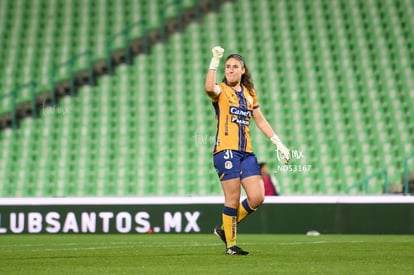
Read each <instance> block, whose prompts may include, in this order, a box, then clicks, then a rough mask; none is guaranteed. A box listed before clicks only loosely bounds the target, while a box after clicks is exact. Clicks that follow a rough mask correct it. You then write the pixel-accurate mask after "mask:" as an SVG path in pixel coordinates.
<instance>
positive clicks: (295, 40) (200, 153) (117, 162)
mask: <svg viewBox="0 0 414 275" xmlns="http://www.w3.org/2000/svg"><path fill="white" fill-rule="evenodd" d="M28 2H30V3H32V4H28ZM127 2H128V3H129V4H127ZM143 2H146V1H143ZM186 2H187V4H186V5H188V6H191V4H192V2H191V1H186ZM65 3H66V4H61V3H60V2H58V1H55V2H53V1H52V2H49V1H47V2H46V1H38V2H36V1H33V2H31V1H20V2H19V1H16V2H14V1H2V4H1V5H3V6H4V5H5V6H6V8H5V9H1V8H0V11H2V12H3V13H6V12H7V14H8V16H7V17H6V18H7V19H5V20H6V24H2V25H8V24H9V25H10V26H14V24H15V22H19V24H22V26H24V24H30V25H33V26H36V24H34V23H33V22H32V21H37V20H39V23H38V25H37V26H38V27H33V28H26V29H25V30H20V29H21V28H18V27H15V28H14V27H10V28H9V31H8V32H6V33H7V34H4V35H2V40H1V41H0V44H1V45H5V50H4V51H3V59H5V60H7V62H6V63H7V65H4V64H3V65H0V66H4V67H3V68H1V72H2V73H1V75H2V77H3V79H6V80H5V81H0V82H2V83H3V86H1V87H2V90H5V89H6V90H7V89H10V88H11V87H13V85H15V84H16V83H20V82H24V81H26V80H28V79H31V78H35V79H37V80H39V81H40V83H42V84H44V85H47V73H45V74H43V73H44V72H47V70H48V69H49V68H50V66H51V64H53V63H54V62H57V61H63V60H66V59H68V58H69V57H70V56H71V55H73V54H76V53H78V52H81V51H82V50H84V49H86V48H88V47H89V48H92V49H93V50H94V55H95V56H97V57H99V56H102V55H103V54H104V48H103V47H102V43H101V42H102V41H103V40H104V39H105V38H106V37H107V36H108V35H110V34H112V33H114V32H116V31H118V30H119V29H121V28H122V27H123V26H124V25H125V24H128V23H130V22H131V21H133V20H135V19H137V18H140V16H142V17H144V16H150V18H151V19H150V20H149V21H150V22H152V23H151V24H153V27H154V28H155V27H157V20H158V19H157V17H156V15H157V12H156V10H157V9H159V5H161V4H164V3H165V2H163V3H161V2H160V1H155V2H154V1H148V3H151V4H148V5H149V6H145V5H138V4H136V2H135V1H125V2H119V4H118V2H117V1H108V3H107V2H106V1H103V2H99V4H96V5H95V4H93V3H94V2H93V1H79V2H78V1H68V2H65ZM73 3H78V4H79V3H84V4H82V5H84V8H85V9H83V8H80V7H77V6H76V5H73ZM124 4H125V5H124ZM128 5H129V6H128ZM157 5H158V6H157ZM22 6H23V8H22V9H17V7H22ZM127 7H129V8H127ZM13 9H14V10H15V11H14V12H13V11H11V10H13ZM27 10H30V11H27ZM33 10H35V11H33ZM247 11H248V12H247ZM172 13H173V14H172V15H171V16H173V15H174V11H173V12H172ZM45 14H54V15H55V16H56V17H51V18H52V19H47V18H44V17H45V16H43V15H45ZM85 14H87V15H89V16H86V15H85ZM92 14H93V15H92ZM23 15H26V16H25V19H21V18H22V16H23ZM36 15H38V16H36ZM154 16H155V17H154ZM46 17H47V16H46ZM0 18H1V16H0ZM53 18H55V19H53ZM93 18H94V19H93ZM412 18H414V4H413V3H412V1H397V0H393V1H392V0H389V1H375V0H368V1H357V0H351V1H339V0H338V1H332V0H319V1H318V0H316V1H306V0H298V1H289V0H278V1H273V0H261V1H257V2H254V3H253V1H248V0H238V1H236V3H225V4H223V5H222V6H220V9H219V11H218V13H210V14H207V15H205V17H204V19H203V21H202V22H200V23H191V24H190V25H189V26H187V27H186V29H185V31H184V32H182V33H176V34H174V35H173V36H172V37H171V38H170V39H169V41H167V42H166V43H158V44H156V45H155V46H154V47H153V48H152V49H151V53H150V54H149V55H139V56H137V57H136V58H135V59H134V64H133V65H131V66H125V65H124V66H121V67H118V68H117V69H116V71H115V74H114V75H113V76H105V77H102V78H100V79H99V80H98V85H97V86H96V87H85V88H82V89H81V90H80V91H79V93H78V95H77V96H76V97H66V98H64V100H62V101H61V104H60V105H59V106H57V107H53V108H52V107H45V108H43V109H42V110H41V118H39V119H26V120H24V121H23V122H22V123H21V126H20V129H19V130H16V131H13V130H6V131H3V132H0V144H1V146H0V156H1V158H0V196H2V197H21V196H29V197H33V196H129V195H134V196H135V195H215V194H221V188H220V184H219V182H218V179H217V176H216V175H215V170H214V168H213V165H212V156H211V151H212V148H213V144H214V135H215V125H214V111H213V108H212V106H211V103H210V101H209V99H208V98H207V96H206V95H205V94H204V90H203V89H204V88H203V87H204V85H203V84H204V76H205V73H206V69H207V66H208V63H209V60H210V48H211V46H214V45H217V44H220V45H222V46H223V47H224V48H225V49H226V54H229V53H231V52H238V53H240V54H242V55H243V56H244V58H245V59H246V63H247V65H248V66H249V69H250V71H251V72H252V75H253V79H254V82H255V86H256V90H257V92H258V95H259V102H260V105H261V108H262V111H263V113H264V114H265V115H266V117H267V118H268V120H269V122H270V123H271V124H272V125H273V126H274V128H275V130H276V131H277V133H278V134H279V135H280V136H281V138H282V140H283V141H284V142H285V143H286V145H287V146H289V147H290V149H292V150H293V152H294V154H293V156H294V159H293V160H292V162H291V166H290V167H284V166H282V165H281V164H280V163H279V162H278V160H277V155H276V152H275V151H274V148H273V145H272V144H271V143H270V142H269V141H268V140H267V138H265V137H264V136H263V134H262V133H261V132H260V131H259V130H258V129H256V127H255V126H254V124H253V125H252V137H253V146H254V149H255V152H256V154H257V156H258V159H259V161H265V162H267V163H268V166H269V167H270V169H271V171H272V173H273V174H274V175H275V177H276V178H277V179H278V184H279V189H280V193H282V194H345V193H347V192H348V191H350V193H351V194H361V193H363V191H362V190H361V189H359V188H358V187H357V188H353V189H350V187H352V186H353V185H354V184H355V183H357V182H360V181H361V180H363V179H364V178H366V177H368V176H370V175H372V174H373V173H375V172H377V171H381V170H386V171H387V176H388V179H389V182H390V183H395V182H399V181H400V180H401V174H402V172H403V161H404V158H405V157H406V156H408V155H409V154H410V153H412V152H413V150H414V139H413V136H414V117H413V116H412V114H411V113H412V111H411V109H412V102H413V100H414V86H413V81H412V77H413V70H414V63H413V60H414V46H413V42H412V41H414V40H413V38H414V32H413V30H412V28H411V27H410V26H412V24H413V23H414V22H413V19H412ZM42 20H43V21H42ZM48 20H52V21H53V20H56V22H55V21H53V24H49V23H48ZM30 22H32V23H30ZM42 22H43V23H42ZM59 22H60V23H59ZM102 22H106V23H102ZM51 25H53V26H51ZM39 26H45V27H44V28H40V27H39ZM59 26H60V28H61V29H59ZM45 28H46V29H48V28H50V30H49V31H50V33H49V34H48V33H43V32H42V31H44V29H45ZM57 32H61V35H56V33H57ZM75 33H76V34H75ZM2 34H3V32H2ZM39 35H43V36H45V38H44V39H42V41H43V42H40V40H41V39H38V38H37V37H38V36H39ZM137 35H138V34H137ZM55 36H57V37H56V38H55ZM47 37H49V38H47ZM42 43H43V44H42ZM28 45H32V46H31V47H29V46H28ZM33 45H34V46H33ZM51 45H55V46H51ZM16 47H17V48H16ZM29 49H31V50H29ZM16 62H17V63H16ZM23 68H24V69H23ZM27 68H28V69H27ZM37 68H41V69H40V70H38V69H37ZM221 68H222V67H221ZM3 72H5V73H3ZM220 75H222V73H220ZM24 96H25V97H26V98H28V97H30V95H29V93H28V92H27V94H26V95H24ZM4 102H6V103H4ZM4 104H6V105H7V104H8V103H7V101H3V107H2V108H6V107H7V106H8V105H7V106H5V105H4ZM284 169H290V170H291V171H284ZM383 183H384V180H383V178H382V177H377V178H374V179H372V180H370V182H369V190H368V193H370V194H379V193H382V192H383V188H384V186H383Z"/></svg>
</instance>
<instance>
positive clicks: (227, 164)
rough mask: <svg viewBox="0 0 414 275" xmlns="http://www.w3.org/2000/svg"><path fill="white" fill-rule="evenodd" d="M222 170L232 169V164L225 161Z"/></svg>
mask: <svg viewBox="0 0 414 275" xmlns="http://www.w3.org/2000/svg"><path fill="white" fill-rule="evenodd" d="M224 168H226V169H227V170H229V169H231V168H233V163H232V162H231V161H229V160H227V161H226V162H225V163H224Z"/></svg>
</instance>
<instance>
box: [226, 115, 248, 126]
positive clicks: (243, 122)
mask: <svg viewBox="0 0 414 275" xmlns="http://www.w3.org/2000/svg"><path fill="white" fill-rule="evenodd" d="M231 122H233V123H237V124H239V125H246V126H249V124H250V122H249V121H247V120H244V119H238V118H237V117H232V118H231Z"/></svg>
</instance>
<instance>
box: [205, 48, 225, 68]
mask: <svg viewBox="0 0 414 275" xmlns="http://www.w3.org/2000/svg"><path fill="white" fill-rule="evenodd" d="M211 52H212V53H213V57H212V58H211V62H210V67H209V69H210V70H216V69H217V67H218V65H219V63H220V58H222V57H223V54H224V49H223V48H222V47H220V46H215V47H214V48H212V49H211Z"/></svg>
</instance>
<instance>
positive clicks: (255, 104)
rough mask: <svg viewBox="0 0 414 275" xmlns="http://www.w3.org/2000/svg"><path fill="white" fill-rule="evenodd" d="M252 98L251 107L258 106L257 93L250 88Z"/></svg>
mask: <svg viewBox="0 0 414 275" xmlns="http://www.w3.org/2000/svg"><path fill="white" fill-rule="evenodd" d="M252 98H253V109H257V108H259V107H260V106H259V100H258V99H257V93H256V91H255V90H254V89H252Z"/></svg>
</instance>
